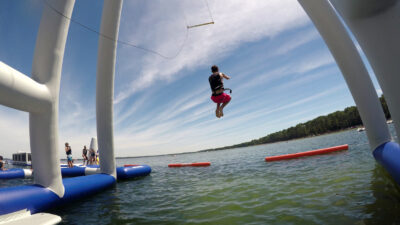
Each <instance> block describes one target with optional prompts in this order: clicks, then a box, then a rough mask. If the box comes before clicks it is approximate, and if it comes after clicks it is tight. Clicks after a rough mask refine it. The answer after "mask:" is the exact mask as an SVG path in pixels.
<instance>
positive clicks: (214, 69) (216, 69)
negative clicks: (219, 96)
mask: <svg viewBox="0 0 400 225" xmlns="http://www.w3.org/2000/svg"><path fill="white" fill-rule="evenodd" d="M218 71H219V69H218V66H216V65H213V66H212V67H211V72H213V73H215V72H218Z"/></svg>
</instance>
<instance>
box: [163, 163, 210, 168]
mask: <svg viewBox="0 0 400 225" xmlns="http://www.w3.org/2000/svg"><path fill="white" fill-rule="evenodd" d="M210 165H211V163H210V162H197V163H172V164H168V167H184V166H210Z"/></svg>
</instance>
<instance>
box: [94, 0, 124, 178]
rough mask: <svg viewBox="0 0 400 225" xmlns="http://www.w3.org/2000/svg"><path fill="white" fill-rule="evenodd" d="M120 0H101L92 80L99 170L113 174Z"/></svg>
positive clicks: (114, 167) (114, 170)
mask: <svg viewBox="0 0 400 225" xmlns="http://www.w3.org/2000/svg"><path fill="white" fill-rule="evenodd" d="M121 9H122V0H104V6H103V14H102V19H101V29H100V33H101V34H102V35H100V36H99V50H98V59H97V80H96V120H97V138H98V147H99V157H100V170H101V172H102V173H106V174H110V175H112V176H114V177H116V164H115V157H114V134H113V99H114V77H115V61H116V51H117V50H116V48H117V40H118V30H119V21H120V17H121Z"/></svg>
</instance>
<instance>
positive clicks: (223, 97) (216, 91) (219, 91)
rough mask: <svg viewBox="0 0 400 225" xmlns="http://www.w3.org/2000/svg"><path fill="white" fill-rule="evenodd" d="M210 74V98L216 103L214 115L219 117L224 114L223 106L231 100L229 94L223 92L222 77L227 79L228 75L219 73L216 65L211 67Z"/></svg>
mask: <svg viewBox="0 0 400 225" xmlns="http://www.w3.org/2000/svg"><path fill="white" fill-rule="evenodd" d="M211 72H212V74H211V75H210V77H209V78H208V81H209V82H210V87H211V91H212V95H211V100H212V101H213V102H215V103H216V104H217V108H216V110H215V116H216V117H218V118H221V117H223V116H224V108H225V106H226V105H228V103H229V102H230V101H231V96H230V95H228V94H225V93H224V83H223V79H224V78H225V79H227V80H229V79H230V77H229V76H227V75H226V74H223V73H220V72H219V68H218V66H216V65H213V66H212V67H211Z"/></svg>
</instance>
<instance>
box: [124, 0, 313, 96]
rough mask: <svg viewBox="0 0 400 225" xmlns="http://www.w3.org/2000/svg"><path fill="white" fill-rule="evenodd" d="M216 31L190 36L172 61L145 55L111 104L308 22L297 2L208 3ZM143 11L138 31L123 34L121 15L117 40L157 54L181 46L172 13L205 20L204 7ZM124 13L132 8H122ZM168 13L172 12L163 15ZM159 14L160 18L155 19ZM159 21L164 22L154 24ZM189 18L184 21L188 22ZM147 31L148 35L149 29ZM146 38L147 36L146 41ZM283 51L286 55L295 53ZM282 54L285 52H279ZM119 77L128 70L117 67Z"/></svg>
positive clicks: (168, 5) (156, 5)
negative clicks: (120, 25)
mask: <svg viewBox="0 0 400 225" xmlns="http://www.w3.org/2000/svg"><path fill="white" fill-rule="evenodd" d="M209 5H210V9H211V11H212V12H213V15H214V20H215V25H212V26H208V27H201V28H198V29H191V30H189V40H188V41H187V44H186V45H185V47H184V49H183V50H182V52H181V54H180V55H178V56H177V57H176V58H175V59H173V60H169V61H167V60H164V59H162V58H160V57H158V56H156V55H152V54H147V55H144V60H143V62H144V65H142V69H141V70H140V71H139V72H138V76H135V77H134V78H133V79H132V80H131V81H130V85H128V86H127V87H125V88H123V89H121V90H119V91H118V93H117V95H116V102H121V101H122V100H123V99H126V98H128V97H129V96H131V95H133V94H134V93H135V92H137V91H141V90H143V89H145V88H147V87H149V86H150V85H151V84H152V83H154V82H156V81H158V80H174V79H176V78H178V77H179V76H176V74H177V73H178V72H179V71H181V70H184V69H193V68H197V67H199V66H203V65H205V64H206V63H207V64H209V63H210V62H212V61H215V60H218V59H220V58H221V57H223V56H224V55H226V54H227V53H228V52H232V51H233V50H234V49H235V48H237V47H238V46H240V45H241V44H243V43H246V42H251V41H255V40H258V39H260V38H265V37H273V36H276V35H278V34H279V33H281V32H283V31H285V30H288V29H291V28H294V27H298V26H304V25H305V24H306V22H307V21H308V20H307V18H306V16H305V14H304V13H303V11H302V10H301V8H300V6H299V5H298V3H297V2H293V1H290V0H285V1H251V2H246V4H243V2H242V1H227V0H225V1H210V2H209ZM146 6H147V7H146V9H145V10H151V13H146V11H144V12H143V14H142V15H143V18H141V21H143V23H142V25H141V26H140V27H139V28H136V29H132V32H130V31H128V30H127V29H128V27H129V26H128V25H126V23H125V22H124V21H130V20H131V16H130V15H128V14H126V13H125V14H124V15H125V17H123V18H122V24H123V25H122V27H121V39H124V40H128V41H135V42H136V43H143V44H144V43H146V47H147V46H150V47H149V48H152V49H156V50H158V51H160V52H166V54H168V53H171V52H172V53H173V52H176V50H177V40H182V36H183V35H184V33H185V30H182V28H178V27H177V24H179V25H180V26H182V18H181V17H178V16H177V14H181V13H183V12H182V11H181V12H179V11H178V10H177V9H183V10H184V13H185V14H187V15H190V18H204V12H205V10H206V9H205V8H204V7H199V8H196V7H193V6H192V2H191V1H179V2H170V1H168V2H162V1H159V2H146ZM124 7H125V9H124V10H125V12H127V11H129V10H130V7H134V5H133V4H126V5H125V6H124ZM170 9H173V11H168V10H170ZM157 12H159V14H157ZM160 18H162V19H163V22H162V23H159V21H160ZM190 18H189V19H190ZM149 27H151V28H152V29H148V28H149ZM149 34H151V35H149ZM294 47H295V46H294V45H293V46H291V47H290V46H288V47H287V48H286V49H287V50H289V49H290V48H294ZM282 51H284V50H282ZM121 54H125V56H124V57H128V58H129V57H131V56H132V53H129V52H126V51H125V52H123V53H121ZM120 66H121V67H123V69H121V70H122V71H126V70H129V69H132V67H131V65H120Z"/></svg>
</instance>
